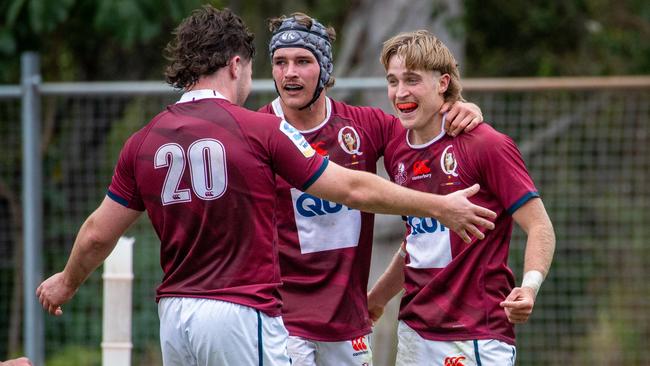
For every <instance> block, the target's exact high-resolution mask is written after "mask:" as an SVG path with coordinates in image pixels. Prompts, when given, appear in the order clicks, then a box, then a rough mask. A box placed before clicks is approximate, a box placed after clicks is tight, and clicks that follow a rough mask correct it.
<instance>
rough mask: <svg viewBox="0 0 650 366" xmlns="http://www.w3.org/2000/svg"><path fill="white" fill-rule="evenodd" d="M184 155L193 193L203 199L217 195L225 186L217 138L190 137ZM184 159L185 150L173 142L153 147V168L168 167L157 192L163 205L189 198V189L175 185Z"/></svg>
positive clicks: (222, 154) (223, 162)
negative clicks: (155, 148) (163, 180)
mask: <svg viewBox="0 0 650 366" xmlns="http://www.w3.org/2000/svg"><path fill="white" fill-rule="evenodd" d="M187 155H188V156H189V159H187V160H188V165H189V167H190V178H191V181H192V191H194V194H196V195H197V196H198V197H199V198H200V199H203V200H214V199H217V198H219V197H221V196H222V195H223V194H224V193H225V192H226V187H227V186H228V175H227V172H226V150H225V149H224V147H223V145H222V144H221V142H219V141H217V140H214V139H201V140H197V141H194V142H193V143H192V144H191V145H190V147H189V148H188V149H187ZM185 160H186V156H185V151H183V148H182V147H181V146H180V145H178V144H175V143H169V144H164V145H162V146H161V147H160V148H158V151H156V155H155V156H154V163H153V165H154V168H156V169H160V168H169V169H168V170H167V176H166V177H165V183H164V184H163V188H162V192H161V193H160V197H161V199H162V204H163V205H169V204H174V203H181V202H190V201H191V200H192V196H191V194H190V190H189V189H180V188H179V185H180V183H181V178H182V177H183V173H184V172H185Z"/></svg>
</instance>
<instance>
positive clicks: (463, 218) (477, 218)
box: [437, 184, 497, 243]
mask: <svg viewBox="0 0 650 366" xmlns="http://www.w3.org/2000/svg"><path fill="white" fill-rule="evenodd" d="M479 189H480V187H479V185H478V184H474V185H473V186H471V187H469V188H465V189H463V190H461V191H457V192H454V193H450V194H448V195H446V196H445V201H444V202H445V206H446V207H444V208H443V210H442V213H441V214H440V217H438V218H437V219H438V221H440V222H441V223H442V224H443V225H445V226H446V227H448V228H450V229H451V230H453V231H454V232H455V233H456V234H458V235H459V236H460V237H461V239H463V241H464V242H466V243H471V241H472V240H471V238H470V234H471V235H473V236H474V237H476V238H478V239H483V238H485V235H484V234H483V233H482V232H481V230H479V229H478V227H477V225H478V226H481V227H484V228H486V229H489V230H492V229H494V223H493V222H491V221H490V220H488V219H494V218H496V217H497V214H496V213H494V211H491V210H488V209H487V208H484V207H481V206H477V205H475V204H473V203H471V202H470V201H469V200H468V197H471V196H473V195H475V194H476V193H477V192H478V191H479ZM468 232H469V234H468Z"/></svg>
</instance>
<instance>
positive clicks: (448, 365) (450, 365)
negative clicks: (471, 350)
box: [445, 356, 465, 366]
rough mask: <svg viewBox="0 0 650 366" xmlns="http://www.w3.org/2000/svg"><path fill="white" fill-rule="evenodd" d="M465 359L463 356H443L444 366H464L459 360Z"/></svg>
mask: <svg viewBox="0 0 650 366" xmlns="http://www.w3.org/2000/svg"><path fill="white" fill-rule="evenodd" d="M464 359H465V356H457V357H445V366H464V364H463V363H462V362H461V361H463V360H464Z"/></svg>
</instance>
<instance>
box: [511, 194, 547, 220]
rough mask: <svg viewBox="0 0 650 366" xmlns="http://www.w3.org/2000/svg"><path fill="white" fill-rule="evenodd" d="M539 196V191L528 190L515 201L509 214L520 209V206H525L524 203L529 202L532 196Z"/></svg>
mask: <svg viewBox="0 0 650 366" xmlns="http://www.w3.org/2000/svg"><path fill="white" fill-rule="evenodd" d="M535 197H539V192H528V193H526V194H525V195H524V196H523V197H521V198H520V199H518V200H517V202H515V203H513V204H512V206H510V208H509V209H508V211H507V212H508V215H512V214H513V213H515V211H517V210H518V209H519V207H521V206H523V205H524V203H526V202H528V201H529V200H530V199H531V198H535Z"/></svg>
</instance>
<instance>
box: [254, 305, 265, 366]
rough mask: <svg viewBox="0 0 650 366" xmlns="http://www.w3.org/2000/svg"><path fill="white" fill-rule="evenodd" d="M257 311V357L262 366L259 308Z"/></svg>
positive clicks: (262, 354) (262, 353)
mask: <svg viewBox="0 0 650 366" xmlns="http://www.w3.org/2000/svg"><path fill="white" fill-rule="evenodd" d="M255 311H256V312H257V357H258V358H259V363H258V364H259V366H264V342H262V316H261V315H260V311H259V310H255Z"/></svg>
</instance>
